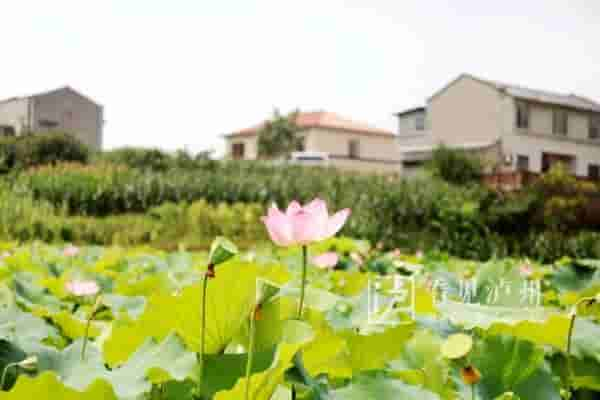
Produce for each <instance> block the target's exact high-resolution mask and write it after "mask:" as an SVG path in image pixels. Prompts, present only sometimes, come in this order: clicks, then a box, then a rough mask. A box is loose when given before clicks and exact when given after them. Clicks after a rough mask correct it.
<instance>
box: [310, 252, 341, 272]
mask: <svg viewBox="0 0 600 400" xmlns="http://www.w3.org/2000/svg"><path fill="white" fill-rule="evenodd" d="M339 259H340V258H339V257H338V255H337V254H336V253H334V252H328V253H323V254H321V255H318V256H316V257H314V258H313V259H312V262H313V264H315V265H316V266H317V267H319V268H322V269H327V268H333V267H335V266H336V265H337V263H338V261H339Z"/></svg>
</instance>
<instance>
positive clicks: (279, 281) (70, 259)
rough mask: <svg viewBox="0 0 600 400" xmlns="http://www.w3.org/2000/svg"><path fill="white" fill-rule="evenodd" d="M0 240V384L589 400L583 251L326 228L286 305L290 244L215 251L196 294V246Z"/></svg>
mask: <svg viewBox="0 0 600 400" xmlns="http://www.w3.org/2000/svg"><path fill="white" fill-rule="evenodd" d="M0 251H1V252H2V256H1V260H0V279H1V280H2V284H1V286H0V335H1V339H0V368H1V369H2V389H3V391H2V392H0V399H36V400H46V399H48V400H50V399H52V400H56V399H90V400H98V399H156V400H158V399H205V400H206V399H215V400H229V399H232V400H233V399H235V400H238V399H245V398H248V399H253V400H269V399H274V400H284V399H285V400H288V399H292V398H296V399H332V400H337V399H350V400H352V399H378V400H380V399H381V400H385V399H407V400H412V399H414V400H430V399H431V400H434V399H481V400H483V399H485V400H493V399H523V400H554V399H556V400H559V399H565V398H569V396H570V398H572V399H598V398H600V394H599V393H600V324H598V320H599V318H600V306H599V305H598V301H597V300H598V299H599V297H598V293H600V261H596V260H571V259H564V260H561V261H560V262H558V263H557V264H555V265H536V264H535V263H532V262H529V261H528V260H512V259H502V260H493V261H490V262H486V263H476V262H471V261H464V260H458V259H452V258H449V257H447V256H444V255H443V254H419V255H408V254H401V253H400V252H398V251H395V252H381V251H379V250H377V249H376V248H372V247H371V246H370V245H369V244H368V243H366V242H362V241H356V240H351V239H347V238H337V239H329V240H326V241H323V242H321V243H318V244H315V245H311V246H309V248H308V259H309V260H313V259H314V257H315V256H319V255H322V254H323V253H326V252H335V253H336V254H337V256H338V257H337V260H335V263H334V264H335V265H334V266H332V265H331V262H329V264H330V265H321V264H320V262H319V259H314V260H315V261H314V262H311V263H309V266H308V271H307V282H308V284H307V287H306V292H305V294H304V296H305V297H304V304H305V307H304V309H303V312H302V315H301V318H298V316H297V308H298V302H299V297H300V295H301V290H300V286H301V285H300V281H301V272H302V251H301V249H300V248H295V247H291V248H286V249H277V248H271V247H264V248H257V249H255V250H254V251H250V252H245V253H240V254H237V255H236V256H235V257H233V258H231V259H229V260H228V261H226V262H224V263H222V264H219V265H217V266H216V267H215V269H214V277H213V278H212V279H210V280H209V281H208V282H207V284H206V291H205V292H204V293H205V297H204V299H205V300H206V301H205V306H204V307H202V298H203V282H204V281H203V277H204V276H205V273H206V272H207V264H208V262H207V261H208V254H206V253H193V252H187V251H186V250H185V249H180V250H179V251H177V252H172V253H166V252H162V251H157V250H154V249H152V248H129V249H124V248H117V247H114V248H101V247H81V248H73V247H67V248H65V247H52V246H47V245H44V244H39V243H34V244H30V245H23V246H18V245H14V244H4V245H2V247H1V250H0ZM90 282H93V283H94V284H90ZM84 284H85V285H84ZM86 285H87V286H86ZM203 309H204V310H205V311H204V313H203V312H202V310H203ZM203 321H204V326H205V332H206V335H205V342H204V344H203V346H201V334H200V332H201V325H202V323H203ZM201 347H204V352H203V353H202V357H200V356H199V353H200V351H201ZM249 355H251V357H250V360H249ZM200 364H202V369H201V371H200ZM200 377H202V378H200Z"/></svg>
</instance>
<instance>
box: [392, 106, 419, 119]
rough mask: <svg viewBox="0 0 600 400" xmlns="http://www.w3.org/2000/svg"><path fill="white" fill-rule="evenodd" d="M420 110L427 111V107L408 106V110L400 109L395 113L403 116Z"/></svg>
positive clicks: (397, 115)
mask: <svg viewBox="0 0 600 400" xmlns="http://www.w3.org/2000/svg"><path fill="white" fill-rule="evenodd" d="M419 112H425V107H423V106H419V107H413V108H408V109H406V110H403V111H400V112H397V113H395V114H394V115H395V116H396V117H402V116H405V115H409V114H414V113H419Z"/></svg>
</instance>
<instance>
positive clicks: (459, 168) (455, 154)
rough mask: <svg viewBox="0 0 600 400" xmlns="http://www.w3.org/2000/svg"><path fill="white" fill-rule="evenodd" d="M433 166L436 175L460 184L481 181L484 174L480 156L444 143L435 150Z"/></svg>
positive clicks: (432, 160)
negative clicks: (446, 145) (449, 146)
mask: <svg viewBox="0 0 600 400" xmlns="http://www.w3.org/2000/svg"><path fill="white" fill-rule="evenodd" d="M431 168H432V170H433V173H434V175H436V176H439V177H440V178H442V179H444V180H445V181H447V182H451V183H455V184H458V185H464V184H467V183H471V182H479V181H480V180H481V177H482V175H483V166H482V163H481V160H480V159H479V157H476V156H474V155H470V154H469V153H467V152H466V151H464V150H455V149H449V148H448V147H445V146H443V145H442V146H440V147H438V148H437V149H435V150H434V151H433V156H432V159H431Z"/></svg>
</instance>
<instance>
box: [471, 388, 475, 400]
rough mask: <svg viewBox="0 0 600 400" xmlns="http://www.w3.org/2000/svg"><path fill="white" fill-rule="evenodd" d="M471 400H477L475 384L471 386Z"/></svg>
mask: <svg viewBox="0 0 600 400" xmlns="http://www.w3.org/2000/svg"><path fill="white" fill-rule="evenodd" d="M471 400H475V384H472V385H471Z"/></svg>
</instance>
